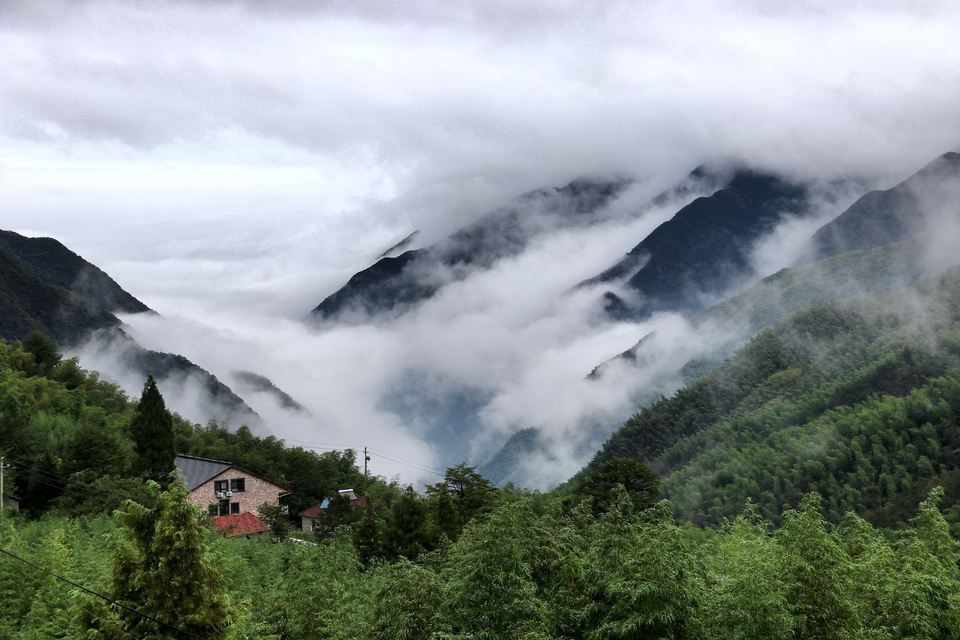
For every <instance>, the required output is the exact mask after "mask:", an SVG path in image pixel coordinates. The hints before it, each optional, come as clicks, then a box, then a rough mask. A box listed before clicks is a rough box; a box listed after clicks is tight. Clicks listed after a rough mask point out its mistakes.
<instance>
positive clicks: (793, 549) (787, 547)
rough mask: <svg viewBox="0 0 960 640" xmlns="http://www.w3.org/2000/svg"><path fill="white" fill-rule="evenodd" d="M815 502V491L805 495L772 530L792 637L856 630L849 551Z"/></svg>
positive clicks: (824, 638) (840, 639)
mask: <svg viewBox="0 0 960 640" xmlns="http://www.w3.org/2000/svg"><path fill="white" fill-rule="evenodd" d="M821 507H822V500H821V498H820V496H819V495H817V494H813V493H811V494H809V495H807V496H806V497H804V498H803V500H801V501H800V505H799V506H798V507H797V509H791V510H788V511H786V512H785V513H784V514H783V526H782V527H781V529H780V531H779V533H778V535H777V541H778V543H779V545H780V548H781V549H782V553H783V559H782V568H783V579H784V581H785V582H786V587H787V588H786V597H787V602H788V603H789V606H790V613H791V615H792V616H793V618H794V621H795V627H794V634H793V637H794V638H796V639H797V640H831V639H836V640H844V639H846V638H850V637H853V636H855V635H856V633H857V632H859V630H860V629H859V626H860V625H859V621H858V620H857V617H856V607H855V604H854V602H853V600H852V599H851V598H850V594H851V587H852V584H851V582H850V579H851V575H852V571H851V569H852V566H851V562H850V556H849V555H847V553H846V550H845V549H844V548H843V546H842V545H841V544H840V539H839V537H838V536H837V535H836V534H835V533H834V532H833V531H831V530H830V529H829V527H828V526H827V523H826V522H824V520H823V516H822V515H821Z"/></svg>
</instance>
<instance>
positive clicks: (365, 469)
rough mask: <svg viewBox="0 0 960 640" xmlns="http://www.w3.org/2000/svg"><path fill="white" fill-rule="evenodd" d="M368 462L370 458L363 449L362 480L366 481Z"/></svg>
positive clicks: (365, 449)
mask: <svg viewBox="0 0 960 640" xmlns="http://www.w3.org/2000/svg"><path fill="white" fill-rule="evenodd" d="M368 462H370V456H369V455H368V454H367V448H366V447H364V448H363V479H364V480H366V479H367V463H368Z"/></svg>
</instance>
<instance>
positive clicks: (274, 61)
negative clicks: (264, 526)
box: [0, 0, 960, 464]
mask: <svg viewBox="0 0 960 640" xmlns="http://www.w3.org/2000/svg"><path fill="white" fill-rule="evenodd" d="M958 31H960V8H958V7H957V5H956V4H954V3H949V2H942V3H925V4H924V5H923V6H913V5H910V6H907V5H904V4H903V3H897V2H889V3H877V2H850V3H844V4H843V5H842V6H839V5H837V4H836V3H823V2H807V3H788V4H785V3H773V2H766V1H760V0H757V1H754V2H747V3H730V2H719V1H717V2H707V1H703V2H692V1H685V2H684V1H682V2H676V1H674V2H666V1H663V2H644V3H635V2H625V1H608V2H595V3H583V2H577V3H574V2H559V3H556V2H512V1H511V2H508V1H505V0H502V1H501V0H498V1H496V2H490V3H486V2H485V3H468V2H448V1H440V0H424V1H411V2H404V3H394V4H390V5H387V6H385V5H382V4H380V5H377V8H376V9H371V8H369V6H368V5H365V4H363V3H353V2H324V3H314V2H284V3H262V2H228V1H226V0H223V1H220V2H189V1H186V0H183V1H179V2H166V3H153V2H146V1H134V2H120V1H119V0H118V1H109V0H86V1H84V2H67V1H65V0H64V1H61V2H57V1H52V2H42V3H38V2H31V1H27V0H10V1H8V2H5V3H3V5H2V6H0V56H2V57H3V59H4V65H3V66H2V67H0V86H2V87H3V91H2V92H0V208H2V210H3V211H4V213H3V217H2V222H0V226H2V227H4V228H13V229H20V230H29V231H30V232H31V233H41V234H48V235H53V236H55V237H58V238H60V239H61V240H63V241H64V242H66V243H67V244H68V245H69V246H70V247H71V248H73V249H74V250H76V251H78V252H79V253H81V254H82V255H84V256H85V257H87V258H89V259H91V260H92V261H94V262H95V263H97V264H98V265H100V266H101V267H103V268H104V269H105V270H106V271H108V272H109V273H110V274H111V275H113V276H114V277H115V278H116V279H117V280H118V281H119V282H120V283H121V285H123V286H124V287H125V288H126V289H128V290H129V291H131V292H132V293H134V294H135V295H137V296H138V297H139V298H141V299H142V300H144V301H145V302H146V303H147V304H149V305H151V306H152V307H154V308H155V309H157V310H158V311H160V312H161V313H162V314H163V315H164V317H165V318H166V320H159V319H136V320H133V319H132V320H131V323H132V324H133V326H134V328H135V330H136V333H137V336H138V337H139V338H140V339H142V340H143V341H144V342H145V343H147V346H150V347H154V348H160V349H163V350H167V351H178V352H182V353H184V354H185V355H187V356H188V357H190V358H191V359H193V360H195V361H197V362H198V363H199V364H201V365H202V366H206V367H208V368H210V369H211V370H213V371H214V372H215V373H218V374H220V375H222V374H224V373H225V371H226V368H227V367H228V366H229V367H230V368H246V369H254V370H257V371H258V372H260V373H264V374H266V375H268V376H270V377H271V378H273V379H274V380H275V381H276V382H277V383H278V384H280V386H281V387H283V388H284V389H286V390H287V391H288V392H290V393H291V394H292V395H294V397H297V398H298V399H301V400H302V401H303V402H305V403H306V404H308V405H309V406H310V407H311V409H312V410H314V411H315V415H316V416H318V419H319V420H320V422H318V423H317V424H319V425H320V426H316V425H307V424H303V425H299V424H298V425H295V426H291V427H289V432H290V433H295V434H298V435H302V434H303V433H306V432H309V431H311V430H316V431H317V432H321V433H322V432H325V431H330V433H332V434H335V435H336V434H339V436H344V437H345V436H346V435H349V434H354V435H360V434H362V435H363V436H364V437H365V438H367V439H380V440H381V441H383V442H390V443H391V444H390V446H394V443H396V447H398V449H397V451H398V452H399V453H398V455H399V454H400V453H405V454H406V456H405V457H411V458H413V459H416V460H423V462H424V464H427V463H435V461H436V459H437V458H436V456H437V452H436V451H434V450H433V447H432V446H431V443H430V442H429V441H426V440H424V439H422V434H418V433H414V431H415V429H413V430H412V429H411V426H410V425H408V424H403V423H402V421H400V420H399V419H398V418H397V416H396V415H394V414H391V413H390V412H388V411H385V410H384V409H382V408H378V405H377V400H378V398H379V397H380V396H381V395H382V394H383V393H384V391H385V390H386V389H388V388H390V387H391V385H392V384H394V383H395V382H396V378H397V376H398V375H400V372H402V371H404V370H407V369H411V368H412V369H419V370H425V371H429V372H431V373H432V374H436V375H439V376H444V377H447V378H449V379H450V380H453V381H457V382H460V383H462V384H464V385H470V386H475V387H478V388H480V389H482V390H483V391H484V392H486V393H490V394H492V395H491V398H492V400H491V403H490V405H489V407H488V410H487V411H485V413H484V419H485V420H486V424H487V426H488V427H489V428H490V429H493V430H495V432H498V433H499V432H503V431H507V430H509V429H511V428H515V427H517V426H525V425H526V424H529V423H531V422H533V421H536V420H537V417H538V416H540V421H542V422H547V420H546V419H545V417H546V416H550V418H551V419H550V420H549V422H551V423H552V424H555V425H558V424H560V423H564V424H574V423H576V421H577V420H578V419H580V416H581V415H582V414H585V413H587V412H589V411H590V410H593V408H597V407H601V406H602V407H604V408H606V409H609V408H610V407H611V406H613V405H616V404H617V403H619V402H621V396H623V394H624V393H625V392H624V391H623V390H622V389H614V388H611V389H607V390H601V391H590V390H587V389H588V388H587V387H583V386H582V380H580V378H579V377H578V376H581V377H582V374H583V373H585V372H586V371H587V370H589V368H590V367H591V366H592V365H593V364H595V363H596V362H597V361H600V360H603V359H604V358H605V357H608V356H610V355H613V354H614V353H616V352H617V351H619V350H621V349H622V348H623V347H625V346H627V345H628V344H629V343H630V342H631V341H632V339H631V340H627V341H626V342H624V338H625V337H626V335H627V334H634V336H635V337H639V334H641V333H642V332H643V331H644V330H645V327H629V326H624V325H616V324H613V325H611V324H607V323H605V322H603V321H601V320H599V319H597V318H596V317H595V316H593V315H591V314H592V313H593V310H594V309H595V307H594V306H593V305H592V302H591V299H590V296H591V292H589V291H586V290H585V291H581V292H577V293H576V294H573V295H570V296H562V295H559V294H560V293H561V292H564V291H566V290H567V289H568V288H569V287H571V286H572V285H573V284H575V283H576V282H577V281H578V280H579V279H580V278H583V277H587V276H590V275H593V274H595V273H596V272H597V271H599V270H601V269H602V268H603V267H605V266H609V264H612V263H613V262H615V260H616V258H617V257H618V256H619V255H620V254H621V253H622V252H623V251H625V250H627V249H629V248H630V247H632V246H633V245H634V244H636V242H637V241H638V240H639V239H640V238H641V237H642V233H643V232H644V230H647V229H648V227H649V225H650V224H651V223H652V218H648V219H646V220H637V219H635V218H629V217H628V218H627V219H626V221H625V220H623V219H621V220H620V222H619V223H618V224H616V225H608V226H603V227H598V228H596V229H592V230H590V231H589V232H586V233H584V232H577V233H576V234H570V233H566V234H565V233H562V232H561V233H558V234H554V235H551V236H549V237H545V238H542V239H541V240H540V241H539V242H538V243H537V244H535V245H534V246H533V247H531V249H530V251H528V252H527V253H525V254H524V255H522V256H519V257H516V258H511V259H509V260H508V261H505V262H504V263H503V264H501V265H498V266H497V267H495V268H494V269H493V270H491V271H490V272H488V273H483V274H477V275H475V276H474V277H471V278H470V279H468V280H467V281H464V282H462V283H458V284H455V285H453V286H451V287H449V288H448V289H446V290H445V291H443V292H442V293H441V294H440V295H439V296H438V297H437V298H436V299H435V300H433V301H431V302H430V303H429V304H427V305H424V307H423V308H422V309H419V310H417V311H416V312H414V313H413V314H410V315H409V316H406V317H404V318H402V319H401V320H399V321H397V322H396V323H392V324H385V325H379V326H378V325H365V326H357V327H349V328H336V329H332V330H330V331H326V332H323V333H319V334H315V333H312V332H309V331H307V330H306V329H304V328H303V327H302V326H301V325H300V324H299V322H298V319H299V318H300V317H302V316H303V314H305V313H306V311H308V310H309V309H310V308H311V307H313V306H314V305H316V304H317V303H318V302H319V301H320V300H321V299H323V297H325V296H326V295H327V294H329V293H330V292H332V291H333V290H335V289H336V288H337V287H338V286H339V285H340V284H342V283H343V282H345V281H346V279H347V278H348V277H349V276H350V275H351V274H352V273H354V272H355V271H357V270H359V269H361V268H363V267H365V266H367V265H368V264H369V263H370V262H371V261H372V260H373V259H374V258H375V256H376V255H378V254H379V252H380V251H382V250H383V249H385V248H386V247H387V246H389V245H390V244H391V243H392V242H394V241H396V240H399V239H400V238H402V237H404V236H406V235H407V234H408V233H409V232H410V231H412V230H414V229H420V230H421V235H420V236H418V242H421V243H427V242H430V241H432V240H435V239H437V238H439V237H443V236H444V235H445V234H447V233H449V232H450V231H451V230H453V229H455V228H457V227H459V226H461V225H462V224H464V223H465V222H466V221H469V220H473V219H475V218H476V217H477V216H478V215H480V214H481V213H483V212H486V211H489V210H490V209H492V208H494V207H495V206H498V205H500V204H502V203H503V202H505V201H507V200H508V199H510V198H511V197H513V196H515V195H517V194H519V193H521V192H524V191H526V190H529V189H533V188H539V187H544V186H549V185H559V184H563V183H565V182H567V181H568V180H570V179H572V178H574V177H576V176H579V175H584V174H588V175H611V174H627V175H632V176H636V177H638V178H642V179H645V180H647V181H648V183H649V184H651V185H657V186H659V187H661V188H662V187H666V186H668V185H669V184H670V183H671V182H672V181H673V180H676V179H677V178H678V177H679V176H682V175H683V174H684V173H685V172H686V171H689V170H690V169H691V168H693V167H694V166H696V165H698V164H700V163H703V162H711V161H713V162H717V161H719V162H726V161H738V160H739V161H744V160H746V161H749V162H750V163H751V164H753V165H755V166H761V167H766V168H770V169H775V170H779V171H782V172H785V173H787V174H792V175H799V176H804V177H814V178H819V179H834V178H841V177H849V176H856V177H865V178H868V179H870V180H873V181H881V182H882V181H890V180H892V179H894V178H899V177H902V176H905V175H908V174H909V173H911V172H912V171H913V170H915V169H916V168H917V167H919V166H922V165H923V164H925V163H926V162H927V161H929V160H930V159H931V158H933V157H934V156H936V155H938V154H940V153H942V152H943V151H946V150H947V149H949V148H951V147H954V148H955V147H958V146H960V119H958V118H957V117H956V114H957V113H960V92H957V91H951V90H950V88H951V87H957V86H960V41H958V40H957V38H956V33H957V32H958ZM623 202H625V201H623ZM631 206H632V205H631ZM627 208H628V209H629V208H630V207H627ZM659 215H661V217H662V216H663V215H666V214H664V213H661V214H659ZM791 224H792V225H793V226H786V227H783V228H781V229H780V231H779V233H780V235H779V236H775V237H771V238H770V239H769V241H768V242H767V243H766V244H765V245H764V246H763V247H761V248H760V249H759V250H758V253H757V256H756V264H758V265H760V267H761V269H771V268H773V266H775V263H777V264H779V262H782V261H783V260H784V259H785V257H786V256H787V254H788V253H789V251H792V250H793V247H795V246H796V244H797V243H796V239H797V238H798V237H800V236H802V235H803V234H804V233H806V232H807V231H808V230H809V229H808V227H809V226H810V225H809V223H807V222H794V223H791ZM660 321H661V322H663V323H667V322H668V319H666V318H662V319H661V320H660ZM661 331H666V329H665V328H661ZM250 362H255V363H257V365H258V366H252V365H251V364H250ZM587 363H589V364H587ZM594 387H596V385H594ZM551 389H556V391H557V394H556V396H553V395H551V392H550V390H551ZM593 393H609V394H610V396H609V397H608V398H599V397H593V396H590V394H593ZM256 408H258V409H260V410H262V409H261V408H260V407H256ZM564 416H566V419H563V418H564ZM285 428H287V427H279V428H278V429H279V430H280V432H281V433H282V434H283V433H284V429H285ZM563 428H564V429H565V428H566V427H563ZM556 429H557V433H559V432H560V431H562V429H561V427H559V426H557V427H556ZM339 436H338V437H339ZM480 440H482V438H481V439H480Z"/></svg>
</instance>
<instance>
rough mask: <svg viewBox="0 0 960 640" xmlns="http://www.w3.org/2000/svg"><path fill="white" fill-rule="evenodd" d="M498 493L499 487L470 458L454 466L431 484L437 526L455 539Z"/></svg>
mask: <svg viewBox="0 0 960 640" xmlns="http://www.w3.org/2000/svg"><path fill="white" fill-rule="evenodd" d="M496 494H497V490H496V489H495V488H494V487H493V486H492V485H491V484H490V481H489V480H487V479H486V478H484V477H483V476H482V475H480V474H479V473H477V468H476V467H471V466H468V465H467V463H466V462H461V463H460V464H458V465H457V466H455V467H450V468H449V469H447V471H446V473H445V474H444V477H443V481H442V482H438V483H436V484H432V485H430V486H428V487H427V495H428V496H430V498H431V506H432V512H433V518H434V524H435V527H436V529H437V530H438V532H439V533H443V534H446V536H447V537H448V538H450V539H451V540H455V539H456V538H457V536H458V535H459V532H460V530H461V529H462V528H463V527H464V525H466V523H467V522H469V521H470V519H471V518H473V517H474V516H475V515H477V514H478V513H480V512H482V511H484V510H486V509H487V508H489V507H490V506H491V505H492V504H493V502H494V499H495V498H496Z"/></svg>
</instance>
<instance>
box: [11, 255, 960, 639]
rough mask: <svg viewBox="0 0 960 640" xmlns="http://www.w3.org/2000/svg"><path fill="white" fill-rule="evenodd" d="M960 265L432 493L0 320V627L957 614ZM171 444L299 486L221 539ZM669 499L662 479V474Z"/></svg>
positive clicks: (916, 632)
mask: <svg viewBox="0 0 960 640" xmlns="http://www.w3.org/2000/svg"><path fill="white" fill-rule="evenodd" d="M958 319H960V274H957V273H948V274H946V275H944V276H942V277H938V278H935V279H929V280H927V281H924V282H923V283H922V284H921V285H920V286H918V287H917V288H916V289H911V290H909V291H904V292H903V293H902V294H900V295H895V296H892V297H890V298H887V299H873V300H860V301H856V300H852V301H847V302H845V303H843V304H832V305H828V306H825V307H818V308H814V309H811V310H808V311H804V312H801V313H799V314H797V315H794V316H792V317H791V318H789V319H788V320H786V321H784V322H782V323H780V324H778V325H776V326H775V327H773V328H771V329H769V330H767V331H765V332H763V333H761V334H759V335H758V336H756V337H755V338H754V339H753V340H751V341H750V343H749V344H747V345H746V346H745V347H744V348H743V349H741V350H740V351H739V352H738V353H737V354H736V355H735V356H734V357H732V358H731V359H730V360H728V361H727V362H725V363H724V364H723V365H722V366H720V367H719V368H718V369H716V370H714V371H713V372H712V373H710V374H708V375H707V376H705V377H703V378H702V379H700V380H698V381H697V382H695V383H693V384H692V385H690V386H688V387H687V388H685V389H683V390H681V391H680V392H678V393H677V394H676V395H675V396H673V397H671V398H664V399H662V400H661V401H659V402H657V403H654V404H653V405H652V406H650V407H648V408H646V409H644V410H642V411H640V412H639V413H638V414H637V415H636V416H634V417H633V418H632V419H631V420H629V421H628V422H627V423H626V424H625V425H624V427H623V428H622V429H620V430H619V431H618V432H617V433H615V434H614V436H612V437H611V439H610V441H609V442H608V443H607V444H606V446H605V447H604V448H603V449H602V450H601V451H600V452H599V453H598V454H597V456H596V458H595V459H594V460H593V461H592V462H591V464H590V465H588V466H587V467H586V468H585V469H584V470H583V471H582V472H581V473H580V474H578V476H576V477H575V478H574V479H573V480H572V481H571V482H569V483H567V485H565V486H564V487H562V488H560V489H559V490H557V491H554V492H551V493H548V494H542V493H536V492H527V491H522V490H518V489H515V488H512V487H509V486H508V487H506V488H496V487H494V486H492V485H491V484H490V483H489V482H488V481H487V480H486V479H485V478H483V476H481V475H480V474H479V473H477V472H476V470H475V469H474V468H472V467H469V466H467V465H466V464H461V465H458V466H456V467H453V468H451V469H448V470H447V472H446V474H445V475H444V476H443V478H442V479H440V480H439V481H438V482H436V483H435V484H432V485H428V486H427V487H426V488H425V490H423V491H421V492H418V491H416V490H414V488H413V487H404V486H402V485H400V484H399V483H398V482H397V481H395V480H394V481H390V480H385V479H383V478H365V477H364V475H363V474H362V473H361V472H360V471H359V470H358V468H357V464H356V459H355V454H354V452H352V451H330V452H325V453H318V452H315V451H310V450H307V449H304V448H300V447H288V446H286V445H285V443H284V442H283V441H281V440H278V439H276V438H273V437H258V436H256V435H254V434H253V433H252V432H251V431H250V430H249V429H247V428H244V427H241V428H239V429H236V430H230V429H228V428H227V427H226V426H224V425H219V424H216V423H211V424H208V425H205V426H201V425H197V424H192V423H190V422H189V421H187V420H184V419H183V418H181V417H180V416H178V415H176V414H171V413H170V412H168V411H167V410H166V408H165V406H164V402H163V398H162V397H161V396H160V393H159V391H158V390H157V388H156V386H155V385H154V384H153V382H152V380H148V381H147V382H146V384H145V386H144V393H143V395H142V397H141V398H140V399H139V401H133V400H131V399H130V398H128V397H127V396H126V395H125V394H124V393H123V392H122V391H121V390H120V389H119V388H118V387H116V386H115V385H113V384H110V383H107V382H105V381H103V380H101V379H100V378H99V377H98V375H97V374H96V373H91V372H87V371H84V370H83V369H81V368H80V367H79V366H78V364H77V363H76V361H75V360H72V359H63V358H62V357H61V355H60V354H59V353H58V351H57V349H56V346H55V345H54V344H53V343H52V342H51V341H49V340H48V339H46V338H45V337H44V336H42V335H41V334H32V335H30V336H28V337H27V338H25V339H24V340H22V341H21V342H12V343H8V342H0V397H2V398H3V400H2V406H0V453H2V454H3V455H4V456H5V458H6V461H7V462H8V463H9V464H10V466H9V468H8V469H6V470H5V471H6V482H7V483H8V484H7V486H8V487H11V486H12V487H13V492H14V493H16V494H17V495H18V497H20V498H21V499H22V504H23V511H22V512H21V513H20V514H17V515H13V514H9V513H4V514H3V515H2V516H0V597H2V598H3V599H4V603H5V606H4V607H3V609H2V612H0V637H9V638H31V639H32V638H194V637H197V638H276V639H291V640H292V639H298V638H344V639H348V638H378V639H379V638H384V639H386V638H432V639H435V640H439V639H442V638H462V639H466V638H531V639H534V638H555V639H561V638H591V639H593V638H596V639H600V638H647V637H649V638H745V639H746V638H811V639H812V638H838V639H840V638H864V639H865V638H871V639H873V638H891V639H894V638H957V637H960V632H958V630H960V565H958V561H960V548H958V542H957V540H956V535H955V534H956V531H955V530H954V531H953V532H951V526H953V527H954V528H956V527H957V525H958V520H960V518H958V516H960V509H958V507H957V502H958V500H957V498H958V494H960V476H958V472H957V466H958V464H957V463H958V460H957V459H956V456H957V455H958V454H957V451H958V448H960V431H958V426H957V425H958V412H960V368H958V367H960V333H958V332H957V326H958V325H957V320H958ZM174 452H179V453H186V454H191V455H198V456H204V457H209V458H215V459H221V460H230V461H232V462H234V463H235V464H237V465H240V466H242V467H244V468H247V469H249V470H250V471H253V472H254V473H258V474H261V475H264V476H266V477H269V478H271V479H274V480H275V481H278V482H282V483H286V484H290V485H292V486H293V487H294V492H293V494H291V495H290V496H288V497H287V498H285V501H286V504H287V506H288V507H289V512H290V513H291V514H295V513H297V512H298V511H299V510H300V509H302V508H304V507H306V506H309V505H312V504H315V503H316V502H317V501H318V500H319V499H321V498H323V497H326V496H330V495H334V494H335V493H336V490H337V489H339V488H343V487H347V486H350V487H353V488H355V489H356V490H357V491H358V492H359V493H361V494H362V495H364V496H365V497H366V498H367V500H368V501H369V504H368V506H367V507H365V508H354V507H351V505H350V504H349V503H348V502H346V501H337V500H334V501H333V504H332V506H331V508H330V509H329V510H328V511H327V512H326V513H325V514H324V515H325V517H323V518H321V519H320V522H319V526H318V527H317V529H316V531H315V532H314V534H308V533H302V532H299V531H298V532H297V533H296V534H293V533H292V532H293V530H294V529H293V525H295V524H296V523H295V521H291V518H289V517H288V516H286V515H285V514H284V513H283V512H282V511H281V510H277V509H273V510H269V509H267V510H263V511H262V512H261V514H260V515H261V517H262V518H264V519H265V520H266V521H268V523H269V524H270V527H271V530H270V532H269V534H268V535H265V536H261V537H259V538H257V537H253V538H242V537H241V538H224V537H223V536H222V535H220V534H219V533H216V532H215V530H214V529H213V527H212V526H211V522H210V519H209V517H208V516H206V515H204V514H201V513H199V512H198V511H197V510H196V509H195V507H193V506H191V504H190V503H189V501H188V500H187V498H186V490H185V488H184V487H183V486H182V485H181V484H179V483H178V482H175V481H172V479H173V477H174V476H171V475H169V472H170V470H172V468H173V467H172V456H173V453H174ZM664 498H666V499H664Z"/></svg>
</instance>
